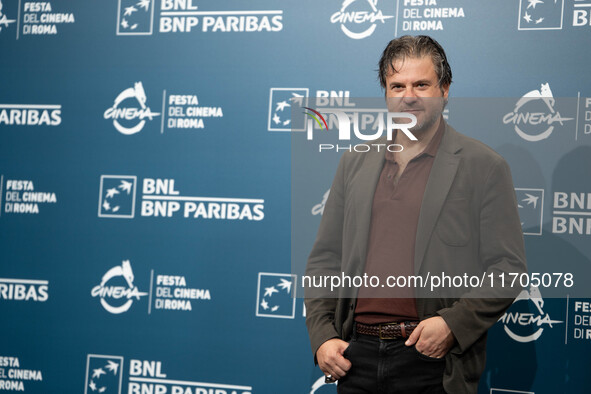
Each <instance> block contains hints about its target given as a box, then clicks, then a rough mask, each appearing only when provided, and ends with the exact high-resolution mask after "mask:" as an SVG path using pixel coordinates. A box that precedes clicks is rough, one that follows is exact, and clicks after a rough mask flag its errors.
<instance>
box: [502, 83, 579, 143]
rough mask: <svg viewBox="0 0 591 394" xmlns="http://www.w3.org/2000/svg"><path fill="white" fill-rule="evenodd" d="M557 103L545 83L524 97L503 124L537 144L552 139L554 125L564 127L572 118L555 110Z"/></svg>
mask: <svg viewBox="0 0 591 394" xmlns="http://www.w3.org/2000/svg"><path fill="white" fill-rule="evenodd" d="M555 103H556V101H555V100H554V97H553V95H552V90H550V85H549V84H548V83H543V84H541V86H540V89H539V90H532V91H530V92H527V93H526V94H524V95H523V97H521V98H520V99H519V100H517V103H516V104H515V108H514V109H513V111H512V112H509V113H508V114H506V115H505V116H503V123H505V124H510V123H511V124H513V125H514V129H515V132H516V133H517V135H519V136H520V137H521V138H523V139H524V140H526V141H530V142H536V141H541V140H544V139H546V138H548V137H550V134H552V131H554V124H555V123H559V124H560V125H563V124H564V122H565V121H567V120H572V118H563V117H562V116H560V113H559V112H558V111H557V110H555V108H554V105H555Z"/></svg>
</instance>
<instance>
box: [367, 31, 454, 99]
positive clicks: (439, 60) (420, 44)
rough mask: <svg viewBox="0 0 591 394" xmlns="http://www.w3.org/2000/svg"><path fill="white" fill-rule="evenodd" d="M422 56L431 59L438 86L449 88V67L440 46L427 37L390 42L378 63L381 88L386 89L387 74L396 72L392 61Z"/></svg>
mask: <svg viewBox="0 0 591 394" xmlns="http://www.w3.org/2000/svg"><path fill="white" fill-rule="evenodd" d="M424 56H429V57H431V60H432V61H433V66H434V67H435V73H436V74H437V78H438V79H439V80H438V83H439V86H449V85H450V84H451V67H450V66H449V63H448V62H447V56H445V51H444V50H443V48H442V47H441V45H439V43H438V42H437V41H435V40H434V39H433V38H431V37H429V36H402V37H398V38H395V39H393V40H392V41H390V42H389V43H388V46H386V49H384V52H383V53H382V58H381V59H380V63H379V67H380V68H379V78H380V85H382V88H384V89H385V88H386V76H387V75H388V72H389V71H390V70H392V71H394V72H397V71H396V70H395V69H394V65H393V63H394V61H396V60H404V59H406V58H407V57H412V58H421V57H424Z"/></svg>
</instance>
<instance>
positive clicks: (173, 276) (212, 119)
mask: <svg viewBox="0 0 591 394" xmlns="http://www.w3.org/2000/svg"><path fill="white" fill-rule="evenodd" d="M590 33H591V1H586V0H580V1H579V0H545V1H544V2H539V1H534V0H519V1H517V0H515V1H487V2H483V1H480V2H475V1H467V0H424V1H423V0H390V1H384V0H330V1H323V2H314V1H310V0H305V1H299V2H287V1H283V2H278V1H270V0H257V1H250V2H243V1H224V2H215V1H211V0H108V1H92V0H83V1H76V2H72V1H66V0H49V1H45V2H31V1H27V0H0V49H1V50H0V53H1V54H0V261H1V264H0V316H1V320H0V392H12V391H17V392H18V391H24V392H28V393H85V394H90V393H174V394H181V393H182V394H189V393H191V394H230V393H236V394H247V393H318V394H321V393H334V392H335V385H334V384H333V385H325V384H323V376H322V373H321V371H320V370H319V369H318V368H317V367H315V366H314V364H313V359H312V353H311V350H310V347H309V343H308V336H307V332H306V328H305V324H304V320H305V310H304V307H303V300H302V298H301V294H300V293H299V292H298V291H299V290H300V289H298V286H299V284H300V283H299V281H298V279H299V275H298V274H297V273H292V270H291V259H292V256H297V258H299V259H304V258H305V256H306V254H307V253H308V252H309V249H310V247H311V242H313V239H314V234H315V233H316V229H317V226H318V223H319V220H320V216H321V213H322V203H323V198H324V196H325V194H326V192H327V191H328V189H329V187H330V183H331V181H332V176H333V175H334V169H335V166H336V162H337V160H338V156H337V155H335V156H334V158H333V159H332V161H333V163H334V164H333V165H332V166H323V167H322V168H316V169H315V171H310V173H311V179H310V181H309V185H310V187H309V188H307V189H306V190H302V189H297V190H295V191H293V193H292V179H291V176H292V172H291V171H292V161H291V160H292V157H291V155H292V151H291V145H292V141H291V138H292V136H293V133H294V132H292V131H291V129H292V127H291V125H290V113H291V112H290V108H289V107H288V106H286V104H283V103H287V104H288V105H290V104H289V103H291V102H293V100H294V99H296V100H297V99H298V98H299V97H304V98H306V97H318V96H320V97H322V96H332V97H381V96H382V95H383V92H382V90H381V89H380V87H379V83H378V81H377V74H376V68H377V62H378V59H379V56H380V54H381V52H382V50H383V48H384V47H385V45H386V44H387V42H388V41H390V40H391V39H393V38H394V37H398V36H401V35H403V34H429V35H431V36H433V37H434V38H436V39H437V40H438V41H439V42H440V43H441V44H442V46H443V47H444V48H445V50H446V52H447V54H448V58H449V61H450V63H451V66H452V70H453V74H454V82H453V84H452V86H451V91H450V95H451V96H453V97H459V98H478V99H480V98H499V97H500V98H512V99H509V102H510V105H509V106H508V107H507V108H502V109H501V110H499V113H496V112H495V110H491V112H490V113H488V114H487V116H486V117H484V118H483V119H482V120H481V122H480V123H481V124H479V122H473V121H472V122H470V121H468V120H467V119H466V118H464V117H462V116H460V115H461V114H462V111H460V110H458V111H456V112H454V107H453V105H450V106H449V107H448V110H447V111H446V114H445V115H446V117H447V119H448V121H449V122H450V124H451V125H453V126H454V127H456V128H457V129H458V130H459V131H460V132H463V133H465V134H467V135H469V136H472V137H474V138H477V139H479V140H481V141H483V142H484V143H486V144H488V145H489V146H491V147H492V148H493V149H495V150H496V151H497V152H499V153H500V154H501V155H503V156H504V157H505V158H506V159H507V161H508V162H509V164H510V166H511V170H512V173H513V179H514V183H515V191H516V195H517V198H518V201H519V202H520V215H521V219H522V222H523V228H524V235H525V242H526V248H527V255H528V263H529V266H530V271H535V270H536V268H537V269H538V271H542V272H549V270H552V269H555V270H556V272H568V270H569V269H573V270H576V268H580V267H587V266H588V265H589V263H590V261H589V260H590V258H591V246H590V245H591V243H590V242H589V241H590V237H591V218H590V215H591V194H590V193H591V181H590V180H589V179H590V178H589V169H590V168H591V87H590V86H591V85H590V84H589V71H588V65H589V64H590V63H591V54H590V52H589V51H588V48H589V47H590V44H591V34H590ZM522 98H528V100H525V101H521V99H522ZM548 98H552V100H549V99H548ZM554 98H555V99H556V100H554ZM559 98H567V100H566V101H560V103H559ZM524 102H527V104H523V103H524ZM450 104H451V103H450ZM520 104H523V105H520ZM495 108H496V107H495ZM463 111H465V108H464V109H463ZM508 114H513V115H509V116H507V115H508ZM557 115H558V116H557ZM294 214H295V215H298V218H300V219H301V221H303V222H304V223H308V224H307V225H308V229H307V232H306V236H305V237H302V238H301V239H299V241H298V243H296V245H297V246H298V248H297V250H292V239H291V230H292V228H291V218H292V215H294ZM575 280H576V281H579V282H577V283H581V281H582V282H583V283H584V282H585V281H587V280H589V278H588V277H582V278H581V277H577V278H575ZM546 294H547V293H546ZM294 295H295V297H293V296H294ZM590 316H591V304H590V300H589V298H580V297H579V296H577V297H574V296H571V295H569V294H565V296H564V297H560V298H554V297H549V296H546V297H545V289H544V288H543V287H540V288H539V289H538V288H532V287H529V288H528V290H527V291H526V292H524V293H522V295H521V297H520V298H518V299H517V300H516V301H515V303H514V304H513V306H512V307H511V309H510V310H509V312H508V314H507V315H505V316H504V317H503V318H502V319H501V320H500V321H499V322H498V323H497V324H496V325H495V326H493V328H492V329H491V330H490V333H489V346H488V364H487V368H486V371H485V373H484V375H483V378H482V380H481V384H480V390H479V392H480V393H555V392H565V393H586V392H588V391H589V387H591V377H590V375H589V373H588V372H589V369H590V366H591V362H590V361H589V357H588V354H589V351H590V350H591V349H590V348H591V321H590V319H591V317H590Z"/></svg>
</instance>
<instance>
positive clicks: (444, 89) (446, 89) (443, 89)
mask: <svg viewBox="0 0 591 394" xmlns="http://www.w3.org/2000/svg"><path fill="white" fill-rule="evenodd" d="M441 93H442V94H443V98H444V99H447V96H448V94H449V85H442V86H441Z"/></svg>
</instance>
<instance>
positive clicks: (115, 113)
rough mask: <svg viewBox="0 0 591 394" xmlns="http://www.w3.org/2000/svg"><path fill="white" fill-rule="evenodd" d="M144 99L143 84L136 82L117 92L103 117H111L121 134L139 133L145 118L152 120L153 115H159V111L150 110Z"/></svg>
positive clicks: (144, 123)
mask: <svg viewBox="0 0 591 394" xmlns="http://www.w3.org/2000/svg"><path fill="white" fill-rule="evenodd" d="M134 101H135V102H134ZM146 101H147V98H146V92H145V90H144V85H143V84H142V83H141V82H136V83H135V84H134V85H133V87H132V88H127V89H125V90H124V91H122V92H121V93H119V95H118V96H117V97H116V98H115V101H114V102H113V106H112V107H110V108H108V109H107V110H106V111H105V114H104V118H105V119H107V120H108V119H112V120H113V126H114V127H115V129H117V131H118V132H120V133H121V134H125V135H132V134H136V133H139V132H140V131H142V129H143V128H144V126H145V125H146V119H148V120H152V119H154V117H155V116H160V113H157V112H152V110H151V109H150V107H148V106H147V105H146ZM138 104H139V107H138Z"/></svg>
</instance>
